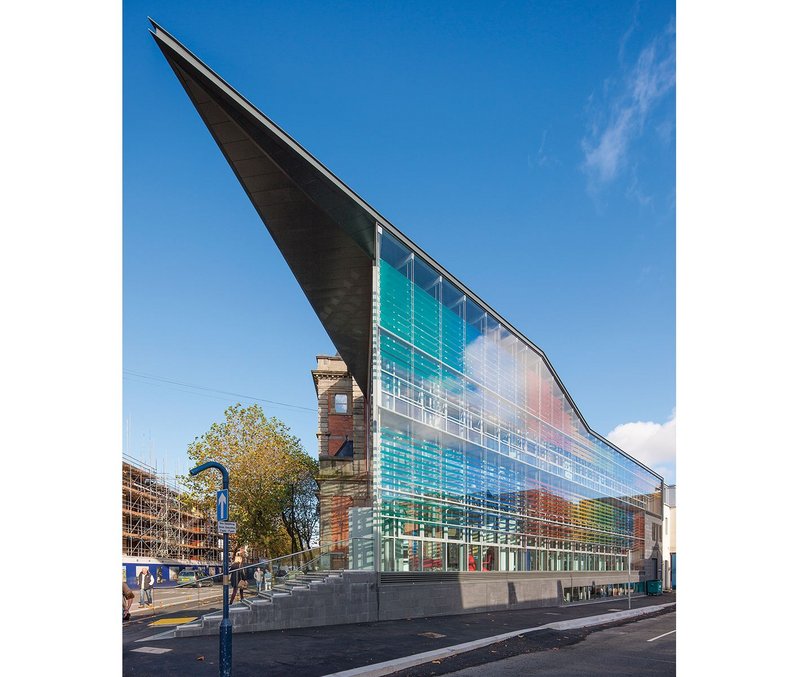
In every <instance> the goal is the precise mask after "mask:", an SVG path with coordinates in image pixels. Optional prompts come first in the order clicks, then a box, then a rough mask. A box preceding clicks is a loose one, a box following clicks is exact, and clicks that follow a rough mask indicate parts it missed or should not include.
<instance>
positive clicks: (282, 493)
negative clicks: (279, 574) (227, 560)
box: [181, 404, 318, 557]
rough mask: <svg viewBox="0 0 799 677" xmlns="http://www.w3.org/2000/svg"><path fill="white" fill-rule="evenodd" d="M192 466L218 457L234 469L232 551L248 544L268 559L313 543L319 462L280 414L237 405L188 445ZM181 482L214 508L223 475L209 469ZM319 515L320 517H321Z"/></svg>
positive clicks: (231, 498) (200, 502)
mask: <svg viewBox="0 0 799 677" xmlns="http://www.w3.org/2000/svg"><path fill="white" fill-rule="evenodd" d="M188 455H189V458H190V459H191V461H192V463H193V465H200V464H202V463H206V462H208V461H217V462H218V463H221V464H222V465H224V466H225V467H226V468H227V469H228V472H229V473H230V506H229V511H230V515H229V519H230V520H231V521H233V522H236V524H237V527H236V532H237V533H236V536H235V539H234V543H233V547H232V550H235V549H236V548H239V547H242V546H244V545H249V546H251V547H253V548H254V549H256V550H258V551H260V552H262V553H263V554H264V555H265V556H266V557H278V556H280V555H284V554H288V553H290V552H297V551H298V550H303V549H306V548H307V547H309V545H310V538H311V536H310V534H313V532H314V530H315V528H316V525H315V523H313V522H312V521H309V518H308V515H309V514H310V512H313V513H317V512H318V510H317V507H316V501H317V499H316V491H317V488H316V480H315V479H314V478H315V477H316V474H317V462H316V461H315V460H314V459H312V458H311V457H309V456H308V455H307V454H306V453H305V452H304V451H303V449H302V445H301V444H300V441H299V439H298V438H297V437H296V436H294V435H292V434H291V432H290V430H289V428H288V426H287V425H286V424H285V423H283V422H282V421H280V420H279V419H277V418H274V417H272V418H267V417H266V416H265V415H264V412H263V410H262V409H261V407H260V406H259V405H257V404H254V405H251V406H249V407H244V406H243V405H241V404H236V405H233V406H231V407H228V408H227V409H226V410H225V420H224V422H222V423H214V424H213V425H212V426H211V428H210V429H209V430H208V432H206V433H205V434H204V435H202V436H201V437H197V438H195V439H194V442H192V443H191V444H190V445H189V448H188ZM181 480H182V482H183V484H184V486H185V487H186V488H187V490H188V491H189V493H190V495H191V497H192V498H193V499H194V500H195V501H197V502H198V504H200V505H201V506H203V507H204V508H205V509H206V510H211V511H213V509H214V506H215V502H216V491H217V490H218V489H219V488H221V484H220V478H219V473H217V472H213V471H207V472H204V473H201V474H199V475H196V476H194V477H192V476H183V477H181ZM317 519H318V518H317Z"/></svg>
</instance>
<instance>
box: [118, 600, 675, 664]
mask: <svg viewBox="0 0 799 677" xmlns="http://www.w3.org/2000/svg"><path fill="white" fill-rule="evenodd" d="M675 601H676V595H674V594H668V595H663V596H661V597H645V596H642V597H638V598H633V601H632V607H633V609H637V608H641V607H645V606H654V605H660V604H667V603H669V602H675ZM626 608H627V604H626V601H625V600H606V601H604V602H599V603H595V604H586V605H574V606H568V607H551V608H541V609H528V610H515V611H503V612H494V613H484V614H464V615H461V616H447V617H435V618H416V619H408V620H401V621H383V622H380V623H361V624H357V625H339V626H325V627H318V628H299V629H293V630H282V631H281V630H275V631H271V632H256V633H242V634H234V636H233V672H234V675H235V676H236V677H246V676H248V675H259V676H260V675H270V677H279V676H281V675H287V676H290V677H321V676H323V675H329V674H331V673H334V672H338V671H341V670H348V669H352V668H357V667H361V666H366V665H371V664H374V663H379V662H381V661H387V660H396V659H397V658H401V657H404V656H410V655H413V654H417V653H420V652H424V651H430V650H432V649H439V648H442V647H446V646H452V645H455V644H459V643H462V642H467V641H471V640H474V639H480V638H483V637H488V636H491V635H497V634H501V633H503V632H510V631H513V630H516V629H519V630H521V629H524V628H530V627H536V626H539V625H544V624H547V623H552V622H553V621H559V620H567V619H572V618H581V617H586V616H594V615H597V614H602V613H607V612H609V611H611V610H622V609H626ZM192 611H194V612H196V614H197V615H199V613H206V612H207V611H208V609H207V608H204V609H202V610H199V609H195V610H191V609H178V610H175V611H174V612H172V613H169V614H162V615H160V616H157V617H148V618H146V619H145V618H141V619H138V620H136V619H134V621H132V622H130V623H128V624H126V626H125V629H124V633H123V674H124V675H125V677H144V676H150V675H153V676H157V677H169V676H170V675H174V676H175V677H178V676H181V677H183V676H185V675H197V676H200V677H201V676H202V675H214V676H218V674H219V663H218V655H219V637H218V635H216V636H210V637H188V638H184V639H169V640H156V639H152V637H153V635H155V634H156V633H159V632H161V631H163V630H167V629H169V626H168V625H165V624H167V623H169V622H170V619H171V618H174V617H190V616H192ZM671 615H672V616H674V614H673V613H672V614H671ZM153 623H159V625H152V624H153ZM588 634H589V633H588V632H584V635H588ZM533 635H535V636H536V640H535V641H536V642H538V647H539V649H548V648H552V647H556V646H565V645H567V644H569V643H573V642H574V641H577V640H576V639H575V638H577V637H579V633H577V632H568V633H554V632H552V631H544V632H543V634H542V633H540V632H537V633H533ZM531 637H532V635H531ZM580 639H581V637H580ZM142 640H144V641H142ZM500 648H501V647H500ZM509 655H514V654H502V653H500V654H493V655H492V657H493V659H496V658H503V657H506V656H509ZM468 665H469V664H465V665H456V666H454V667H453V668H452V669H450V670H449V671H450V672H451V671H452V670H453V669H461V668H463V667H467V666H468ZM418 674H427V675H429V674H446V673H444V672H437V673H431V672H426V673H425V672H420V673H418ZM483 674H484V675H485V674H490V673H483Z"/></svg>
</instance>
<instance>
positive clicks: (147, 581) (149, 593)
mask: <svg viewBox="0 0 799 677" xmlns="http://www.w3.org/2000/svg"><path fill="white" fill-rule="evenodd" d="M144 596H145V598H146V600H147V606H152V605H153V575H152V574H151V573H150V570H149V569H147V571H146V572H145V574H144Z"/></svg>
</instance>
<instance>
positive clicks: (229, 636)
mask: <svg viewBox="0 0 799 677" xmlns="http://www.w3.org/2000/svg"><path fill="white" fill-rule="evenodd" d="M209 468H215V469H216V470H218V471H219V472H221V473H222V490H223V491H224V492H225V495H226V496H227V501H228V503H227V505H228V506H230V493H229V492H228V471H227V468H226V467H225V466H223V465H222V464H221V463H217V462H216V461H209V462H208V463H203V464H202V465H198V466H197V467H196V468H192V469H191V470H189V475H199V474H200V473H201V472H203V471H204V470H208V469H209ZM227 560H228V534H227V533H224V534H223V535H222V623H221V624H220V626H219V677H230V670H231V667H232V664H233V625H232V624H231V622H230V612H229V602H228V587H229V586H230V576H229V575H228V574H229V572H228V561H227Z"/></svg>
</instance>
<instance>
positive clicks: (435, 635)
mask: <svg viewBox="0 0 799 677" xmlns="http://www.w3.org/2000/svg"><path fill="white" fill-rule="evenodd" d="M419 637H429V638H430V639H438V638H439V637H446V635H442V634H441V633H440V632H420V633H419Z"/></svg>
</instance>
